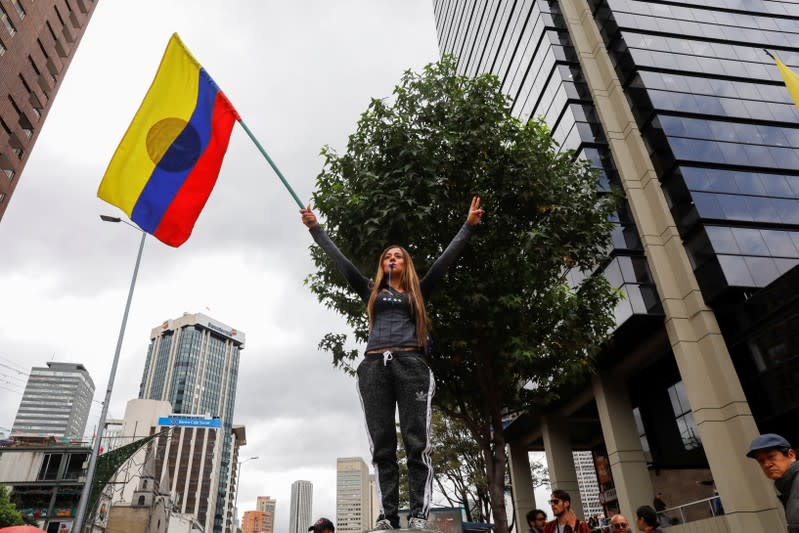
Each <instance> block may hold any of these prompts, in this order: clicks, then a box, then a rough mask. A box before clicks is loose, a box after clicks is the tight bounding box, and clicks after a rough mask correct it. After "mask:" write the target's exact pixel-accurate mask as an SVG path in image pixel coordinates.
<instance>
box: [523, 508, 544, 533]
mask: <svg viewBox="0 0 799 533" xmlns="http://www.w3.org/2000/svg"><path fill="white" fill-rule="evenodd" d="M546 524H547V514H546V513H545V512H544V511H542V510H541V509H533V510H532V511H530V512H529V513H527V527H528V530H527V531H528V533H544V526H545V525H546Z"/></svg>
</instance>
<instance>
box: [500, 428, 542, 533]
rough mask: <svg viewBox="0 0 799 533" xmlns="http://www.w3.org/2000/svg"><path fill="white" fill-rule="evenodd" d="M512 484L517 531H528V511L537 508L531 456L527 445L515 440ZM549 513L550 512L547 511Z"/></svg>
mask: <svg viewBox="0 0 799 533" xmlns="http://www.w3.org/2000/svg"><path fill="white" fill-rule="evenodd" d="M509 448H510V450H509V453H508V462H509V463H510V484H511V487H512V488H513V490H512V491H511V492H512V494H513V508H514V510H515V511H516V524H517V525H516V531H527V513H529V512H530V511H532V510H533V509H535V508H536V506H535V493H534V492H533V476H532V474H531V473H530V456H529V455H528V453H529V452H528V450H527V447H526V446H522V445H521V444H520V443H518V442H514V443H512V444H511V445H510V446H509ZM547 514H548V513H547Z"/></svg>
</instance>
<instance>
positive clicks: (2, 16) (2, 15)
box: [0, 6, 17, 37]
mask: <svg viewBox="0 0 799 533" xmlns="http://www.w3.org/2000/svg"><path fill="white" fill-rule="evenodd" d="M0 22H2V23H3V26H5V27H6V31H8V34H9V35H11V36H12V37H13V36H14V34H15V33H17V29H16V28H15V27H14V25H13V24H12V23H11V19H9V18H8V13H6V10H5V9H3V6H0Z"/></svg>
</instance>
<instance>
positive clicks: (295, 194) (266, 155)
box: [239, 119, 305, 209]
mask: <svg viewBox="0 0 799 533" xmlns="http://www.w3.org/2000/svg"><path fill="white" fill-rule="evenodd" d="M239 124H241V127H242V128H244V131H246V132H247V135H249V136H250V139H252V142H254V143H255V146H257V147H258V150H260V151H261V154H262V155H263V156H264V158H265V159H266V161H267V162H268V163H269V165H270V166H271V167H272V170H274V171H275V174H277V177H278V178H280V181H282V182H283V185H285V186H286V189H288V191H289V193H291V196H292V197H293V198H294V201H295V202H297V205H298V206H300V209H305V205H304V204H303V203H302V200H300V197H299V196H297V193H296V192H294V189H292V188H291V185H289V182H288V181H286V178H284V177H283V173H282V172H280V169H279V168H277V165H275V162H274V161H272V158H271V157H269V154H267V153H266V150H264V147H263V146H261V143H259V142H258V139H256V138H255V135H253V134H252V132H251V131H250V128H248V127H247V124H245V123H244V121H243V120H241V119H239Z"/></svg>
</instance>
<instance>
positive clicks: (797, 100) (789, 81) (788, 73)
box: [774, 57, 799, 107]
mask: <svg viewBox="0 0 799 533" xmlns="http://www.w3.org/2000/svg"><path fill="white" fill-rule="evenodd" d="M774 61H776V62H777V67H779V69H780V74H782V79H783V80H785V87H787V88H788V92H789V93H790V95H791V98H793V103H794V104H796V107H799V74H797V73H796V72H794V71H792V70H791V69H789V68H788V67H786V66H785V63H783V62H782V61H780V58H778V57H775V58H774Z"/></svg>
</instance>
